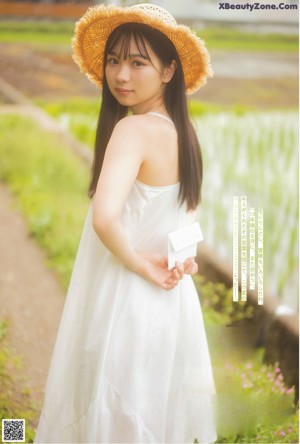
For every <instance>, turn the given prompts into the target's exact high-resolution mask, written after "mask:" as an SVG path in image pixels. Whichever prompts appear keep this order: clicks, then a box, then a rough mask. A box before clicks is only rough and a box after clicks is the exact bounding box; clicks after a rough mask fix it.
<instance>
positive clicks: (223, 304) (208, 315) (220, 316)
mask: <svg viewBox="0 0 300 444" xmlns="http://www.w3.org/2000/svg"><path fill="white" fill-rule="evenodd" d="M194 282H195V285H196V288H197V291H198V293H199V296H200V301H201V306H202V308H203V317H204V320H205V323H206V324H217V325H230V324H232V323H233V322H235V321H239V320H241V319H245V318H247V319H251V318H252V316H253V307H252V306H251V305H249V304H248V303H247V302H240V301H239V302H238V303H236V302H233V301H232V288H226V286H225V285H224V284H223V283H215V282H210V281H206V279H205V277H204V276H201V275H196V276H194ZM239 299H240V298H239Z"/></svg>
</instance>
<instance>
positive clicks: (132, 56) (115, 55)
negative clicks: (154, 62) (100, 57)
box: [107, 51, 148, 60]
mask: <svg viewBox="0 0 300 444" xmlns="http://www.w3.org/2000/svg"><path fill="white" fill-rule="evenodd" d="M107 56H114V57H119V54H117V53H116V52H115V51H110V52H108V53H107ZM127 57H128V58H129V59H132V58H136V57H140V58H141V59H144V60H148V57H146V56H144V55H143V54H141V53H139V52H138V53H135V54H128V56H127Z"/></svg>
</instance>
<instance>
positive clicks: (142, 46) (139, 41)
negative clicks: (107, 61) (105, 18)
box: [105, 23, 151, 60]
mask: <svg viewBox="0 0 300 444" xmlns="http://www.w3.org/2000/svg"><path fill="white" fill-rule="evenodd" d="M137 25H138V24H137V23H126V24H124V25H121V26H119V27H118V28H116V29H115V30H114V31H113V32H112V33H111V35H110V36H109V38H108V41H107V45H106V51H105V52H106V56H107V54H110V53H116V54H117V56H118V58H124V59H127V57H130V55H131V53H130V43H131V40H132V38H133V39H134V42H135V44H136V47H137V49H138V52H139V53H140V55H141V56H142V57H143V58H145V59H147V60H151V59H150V56H149V53H148V51H147V47H146V42H145V37H144V36H143V33H142V32H141V30H140V29H138V26H137Z"/></svg>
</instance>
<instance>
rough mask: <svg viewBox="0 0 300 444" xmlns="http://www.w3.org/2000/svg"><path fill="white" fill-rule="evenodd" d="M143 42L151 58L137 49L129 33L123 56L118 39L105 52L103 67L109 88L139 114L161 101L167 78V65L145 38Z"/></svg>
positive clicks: (124, 103)
mask: <svg viewBox="0 0 300 444" xmlns="http://www.w3.org/2000/svg"><path fill="white" fill-rule="evenodd" d="M145 46H146V48H147V51H148V54H149V56H150V59H151V60H149V59H148V58H146V57H145V56H143V55H142V54H141V53H140V51H139V49H138V47H137V45H136V43H135V40H134V38H133V37H132V38H131V40H130V48H129V51H128V54H127V56H126V58H124V55H123V54H120V48H121V43H120V44H119V45H117V46H116V48H114V49H113V50H112V52H109V53H108V55H107V63H106V67H105V75H106V79H107V84H108V87H109V89H110V92H111V93H112V95H113V96H114V97H115V99H116V100H117V101H118V102H119V103H120V104H121V105H123V106H128V107H130V108H131V109H132V111H133V113H134V114H142V113H145V112H148V111H150V110H153V109H155V107H156V106H158V105H161V104H162V103H163V93H164V88H165V85H166V82H167V81H169V80H170V78H169V77H170V73H169V71H170V68H168V67H167V68H166V67H165V68H164V67H163V66H162V64H161V62H160V60H159V58H158V57H157V56H156V54H155V53H154V52H153V50H152V49H151V47H150V45H149V44H148V43H147V42H145Z"/></svg>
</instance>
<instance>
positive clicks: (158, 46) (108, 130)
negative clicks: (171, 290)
mask: <svg viewBox="0 0 300 444" xmlns="http://www.w3.org/2000/svg"><path fill="white" fill-rule="evenodd" d="M131 37H133V38H134V40H135V43H136V45H137V48H138V50H139V51H140V53H141V54H142V55H143V56H144V57H146V58H147V59H148V60H151V59H150V57H149V54H148V52H147V48H146V45H145V42H147V43H148V44H149V45H150V46H151V48H152V50H153V51H154V53H155V54H156V55H157V57H158V58H159V59H160V61H161V63H162V64H163V65H164V66H169V65H170V64H171V62H172V60H175V61H176V64H177V69H176V71H175V73H174V76H173V78H172V80H171V81H170V82H168V83H167V84H166V88H165V95H164V103H165V106H166V110H167V112H168V114H169V115H170V117H171V119H172V120H173V122H174V124H175V127H176V130H177V135H178V153H179V181H180V188H179V203H180V204H182V203H184V202H186V203H187V208H188V209H195V208H196V206H197V205H198V203H199V202H200V201H201V185H202V175H203V171H202V170H203V168H202V155H201V150H200V146H199V142H198V139H197V136H196V133H195V130H194V128H193V126H192V124H191V122H190V120H189V115H188V107H187V99H186V93H185V84H184V75H183V71H182V66H181V63H180V59H179V57H178V54H177V51H176V49H175V46H174V45H173V43H172V42H171V40H169V39H168V38H167V37H166V36H165V35H164V34H163V33H161V32H160V31H158V30H156V29H153V28H151V27H149V26H147V25H143V24H139V23H126V24H124V25H121V26H119V27H118V28H116V29H115V30H114V31H113V32H112V33H111V34H110V36H109V38H108V40H107V43H106V47H105V54H104V63H103V90H102V105H101V110H100V113H99V119H98V127H97V132H96V144H95V154H94V162H93V167H92V178H91V183H90V187H89V196H90V197H92V196H93V194H94V193H95V191H96V187H97V182H98V179H99V175H100V172H101V168H102V164H103V159H104V155H105V150H106V147H107V144H108V142H109V139H110V137H111V134H112V132H113V129H114V127H115V125H116V123H117V122H118V121H119V120H120V119H122V118H123V117H125V116H126V115H127V113H128V108H127V107H125V106H122V105H120V104H119V102H118V101H117V100H116V99H115V98H114V97H113V95H112V94H111V92H110V90H109V88H108V85H107V80H106V76H105V66H106V61H107V54H108V53H111V52H113V50H114V48H115V47H116V45H117V44H119V43H121V48H120V53H121V54H122V56H124V57H126V56H127V55H128V52H129V48H130V40H131Z"/></svg>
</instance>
